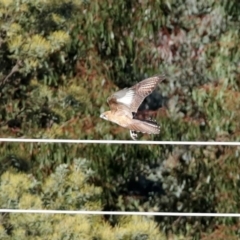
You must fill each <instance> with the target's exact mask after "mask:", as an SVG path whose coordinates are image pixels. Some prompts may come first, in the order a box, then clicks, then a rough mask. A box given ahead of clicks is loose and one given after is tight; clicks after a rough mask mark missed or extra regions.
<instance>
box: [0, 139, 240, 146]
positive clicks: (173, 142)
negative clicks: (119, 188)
mask: <svg viewBox="0 0 240 240" xmlns="http://www.w3.org/2000/svg"><path fill="white" fill-rule="evenodd" d="M0 142H25V143H78V144H143V145H146V144H147V145H197V146H240V142H214V141H206V142H198V141H129V140H85V139H81V140H78V139H76V140H74V139H42V138H40V139H30V138H29V139H28V138H0Z"/></svg>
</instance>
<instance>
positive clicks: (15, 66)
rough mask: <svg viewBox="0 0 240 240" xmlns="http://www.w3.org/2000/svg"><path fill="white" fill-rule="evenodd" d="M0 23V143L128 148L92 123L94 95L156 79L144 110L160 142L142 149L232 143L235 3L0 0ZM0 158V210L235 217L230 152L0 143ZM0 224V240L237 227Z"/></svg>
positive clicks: (22, 218)
mask: <svg viewBox="0 0 240 240" xmlns="http://www.w3.org/2000/svg"><path fill="white" fill-rule="evenodd" d="M0 16H1V20H0V23H1V24H0V35H1V38H0V49H1V51H0V103H1V104H0V124H1V125H0V126H1V129H0V133H1V136H2V137H22V138H24V137H25V138H26V137H27V138H68V139H116V138H119V139H128V138H129V132H128V131H126V130H124V129H122V128H121V127H119V126H117V125H114V124H111V123H109V122H106V121H103V120H101V119H99V114H100V113H101V112H103V111H105V110H107V109H108V106H107V103H106V99H107V97H108V96H109V95H110V94H111V93H112V92H114V91H115V90H117V89H118V88H122V87H128V86H130V85H131V84H133V83H135V82H136V81H139V80H141V79H143V78H144V77H147V76H151V75H155V74H157V73H165V74H166V75H167V81H165V83H162V84H161V86H159V89H158V91H159V92H161V97H159V98H154V96H155V95H154V94H153V95H152V98H151V97H150V98H149V99H148V100H146V102H145V104H147V105H149V107H150V108H151V104H152V105H154V106H155V107H153V110H154V111H153V112H154V113H153V115H155V116H156V118H157V121H158V122H159V123H160V124H161V134H160V135H159V136H154V137H151V136H143V137H142V139H146V140H147V139H153V140H189V141H190V140H191V141H196V140H205V141H221V140H222V141H239V132H240V125H239V100H238V99H239V87H240V84H239V83H240V81H239V80H240V79H239V77H240V68H239V59H240V50H239V43H240V40H239V23H240V18H239V16H240V5H239V1H238V0H233V1H225V0H220V1H216V0H207V1H206V0H200V1H196V0H193V1H182V0H172V1H165V0H161V1H160V0H158V1H136V2H135V1H125V0H120V1H114V2H113V1H111V0H107V1H106V0H100V1H68V0H58V1H55V0H48V1H13V0H0ZM115 84H117V86H115ZM158 96H159V95H158ZM161 106H162V108H160V107H161ZM159 108H160V109H159ZM142 114H145V112H143V113H142ZM0 153H1V156H2V157H1V159H0V163H1V168H0V174H1V182H0V188H1V191H0V196H1V197H0V206H1V207H6V208H37V209H41V208H49V209H50V208H54V209H73V210H75V209H86V210H94V209H98V210H102V209H104V210H134V211H136V210H144V211H171V212H173V211H186V212H239V197H240V196H239V190H238V189H239V170H238V168H237V167H236V166H238V165H239V150H238V148H236V147H220V146H215V147H210V146H208V147H207V146H199V147H194V146H186V147H185V146H145V145H144V146H139V145H133V146H130V145H70V144H23V143H20V144H15V143H4V144H3V143H2V144H1V148H0ZM76 157H79V159H80V160H76V161H75V162H74V163H72V159H76ZM84 159H87V160H84ZM13 169H15V170H13ZM16 170H17V171H19V172H18V173H16V172H15V171H16ZM9 186H11V187H9ZM83 222H84V224H83ZM136 222H137V223H138V224H136ZM0 223H1V224H0V237H1V238H3V239H8V238H9V239H10V237H11V239H12V237H13V236H14V237H15V238H16V239H21V238H29V239H30V238H33V237H34V239H37V238H39V239H42V238H44V239H45V238H47V237H48V238H49V239H59V238H66V239H68V238H69V239H70V238H71V239H74V238H76V239H81V238H84V239H87V238H88V237H89V238H90V237H91V236H94V237H95V238H96V239H117V238H119V239H158V238H159V239H163V238H164V237H165V236H162V235H161V234H160V233H159V232H158V230H157V228H156V226H159V227H160V228H161V229H164V231H165V233H166V235H167V237H169V238H170V237H172V238H174V239H187V238H189V239H192V238H195V239H199V238H206V239H208V238H209V239H213V238H217V239H218V238H219V236H220V235H221V236H231V239H237V238H239V232H238V231H237V230H236V229H238V228H239V221H237V220H235V219H223V218H215V219H211V218H209V219H206V218H192V219H190V218H182V219H180V220H179V219H176V218H173V217H172V218H171V217H168V218H167V217H165V218H156V219H155V222H153V221H152V220H151V221H149V219H147V220H146V219H145V218H137V220H136V218H135V217H129V218H117V217H116V218H114V217H112V218H110V219H109V220H108V221H104V220H103V218H102V217H96V216H95V217H89V216H88V217H87V216H60V215H51V216H49V215H37V214H36V215H31V214H30V215H23V214H17V215H14V214H10V215H3V217H2V218H1V220H0ZM156 223H158V224H159V225H156ZM110 224H111V225H110ZM146 229H148V230H149V229H150V231H151V233H152V235H148V236H147V234H148V230H146ZM41 234H42V235H41ZM44 234H45V235H44ZM46 236H47V237H46ZM224 239H227V238H224Z"/></svg>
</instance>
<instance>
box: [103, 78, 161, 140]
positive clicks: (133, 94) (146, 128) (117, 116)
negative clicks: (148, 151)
mask: <svg viewBox="0 0 240 240" xmlns="http://www.w3.org/2000/svg"><path fill="white" fill-rule="evenodd" d="M164 79H165V77H164V76H155V77H151V78H147V79H145V80H143V81H141V82H139V83H137V84H136V85H134V86H132V87H131V88H125V89H123V90H120V91H118V92H115V93H114V94H113V95H112V96H111V97H109V98H108V100H107V101H108V104H109V107H110V111H107V112H104V113H102V114H101V115H100V117H101V118H103V119H105V120H108V121H111V122H114V123H117V124H118V125H120V126H122V127H124V128H127V129H129V130H130V134H131V137H132V138H133V139H134V140H136V135H135V133H134V132H142V133H148V134H158V133H159V132H160V127H159V125H158V124H157V123H156V122H154V121H151V120H140V119H135V118H133V114H134V113H136V112H137V110H138V108H139V106H140V105H141V103H142V102H143V100H144V99H145V98H146V97H147V96H148V95H149V94H151V93H152V92H153V90H154V89H155V88H156V87H157V84H158V83H160V82H161V81H163V80H164Z"/></svg>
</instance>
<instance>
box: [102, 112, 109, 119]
mask: <svg viewBox="0 0 240 240" xmlns="http://www.w3.org/2000/svg"><path fill="white" fill-rule="evenodd" d="M109 115H110V111H107V112H104V113H102V114H101V115H100V118H102V119H105V120H109Z"/></svg>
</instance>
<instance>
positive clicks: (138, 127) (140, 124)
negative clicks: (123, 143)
mask: <svg viewBox="0 0 240 240" xmlns="http://www.w3.org/2000/svg"><path fill="white" fill-rule="evenodd" d="M128 127H129V129H130V130H132V131H136V132H142V133H148V134H159V132H160V126H159V125H158V124H157V123H156V122H154V121H152V120H139V119H132V124H131V125H130V126H128Z"/></svg>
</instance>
